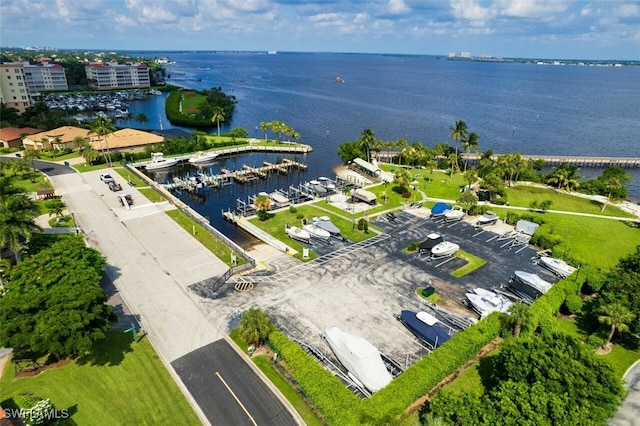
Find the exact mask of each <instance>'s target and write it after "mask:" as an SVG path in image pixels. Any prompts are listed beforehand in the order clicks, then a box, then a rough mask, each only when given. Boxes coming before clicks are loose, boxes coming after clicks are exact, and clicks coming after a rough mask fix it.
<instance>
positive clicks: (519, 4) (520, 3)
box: [494, 0, 570, 18]
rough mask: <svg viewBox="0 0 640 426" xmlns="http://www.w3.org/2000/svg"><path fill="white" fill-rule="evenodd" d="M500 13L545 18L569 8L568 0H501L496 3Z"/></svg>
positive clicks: (518, 16) (519, 16) (520, 16)
mask: <svg viewBox="0 0 640 426" xmlns="http://www.w3.org/2000/svg"><path fill="white" fill-rule="evenodd" d="M494 6H495V8H496V9H497V11H498V13H499V14H500V15H503V16H513V17H517V18H543V17H549V16H552V15H555V14H558V13H561V12H564V11H565V10H567V8H568V7H569V6H570V2H568V1H566V0H554V1H550V0H499V1H496V2H495V3H494Z"/></svg>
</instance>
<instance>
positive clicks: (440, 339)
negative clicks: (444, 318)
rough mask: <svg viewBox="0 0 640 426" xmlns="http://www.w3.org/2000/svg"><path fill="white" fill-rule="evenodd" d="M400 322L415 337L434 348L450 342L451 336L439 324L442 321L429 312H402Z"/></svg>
mask: <svg viewBox="0 0 640 426" xmlns="http://www.w3.org/2000/svg"><path fill="white" fill-rule="evenodd" d="M399 319H400V321H401V322H402V323H403V324H404V325H405V326H406V327H407V328H408V329H409V330H411V332H412V333H413V334H415V336H416V337H417V338H418V339H420V340H423V341H425V342H426V343H428V344H429V345H431V346H432V347H434V348H437V347H439V346H440V345H442V344H443V343H444V342H446V341H447V340H449V339H450V338H451V336H450V335H449V334H448V333H447V332H446V331H445V330H444V329H443V328H442V327H440V325H439V324H438V323H439V322H440V321H438V319H437V318H436V317H434V316H433V315H430V314H428V313H427V312H417V313H416V312H413V311H408V310H403V311H402V312H400V318H399Z"/></svg>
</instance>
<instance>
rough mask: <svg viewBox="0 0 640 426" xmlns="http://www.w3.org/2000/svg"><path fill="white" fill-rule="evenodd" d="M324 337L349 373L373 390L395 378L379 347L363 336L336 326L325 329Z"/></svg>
mask: <svg viewBox="0 0 640 426" xmlns="http://www.w3.org/2000/svg"><path fill="white" fill-rule="evenodd" d="M324 338H325V339H326V341H327V344H328V345H329V347H330V348H331V350H332V351H333V353H334V354H336V357H337V358H338V360H339V361H340V363H342V365H343V366H344V368H346V369H347V371H348V372H349V375H350V376H351V377H352V378H354V379H355V380H356V381H357V382H359V383H361V384H362V385H363V386H364V387H365V388H367V389H368V390H370V391H371V392H377V391H379V390H380V389H382V388H383V387H385V386H386V385H388V384H389V382H391V380H392V379H393V376H391V373H389V371H388V370H387V367H386V366H385V365H384V362H383V361H382V357H381V356H380V352H379V351H378V349H376V347H375V346H373V345H372V344H371V343H370V342H369V341H367V340H366V339H364V338H363V337H360V336H358V335H355V334H353V333H351V332H349V331H347V330H344V329H342V328H340V327H335V326H334V327H329V328H327V329H326V330H325V332H324Z"/></svg>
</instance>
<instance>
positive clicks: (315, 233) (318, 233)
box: [302, 223, 331, 241]
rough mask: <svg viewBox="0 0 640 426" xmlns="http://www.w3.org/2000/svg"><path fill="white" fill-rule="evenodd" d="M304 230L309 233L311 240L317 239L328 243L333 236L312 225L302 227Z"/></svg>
mask: <svg viewBox="0 0 640 426" xmlns="http://www.w3.org/2000/svg"><path fill="white" fill-rule="evenodd" d="M302 230H303V231H307V233H308V234H309V236H310V237H311V238H317V239H319V240H324V241H327V240H328V239H329V238H331V234H330V233H329V231H325V230H324V229H322V228H320V227H319V226H316V225H314V224H312V223H309V224H307V225H304V226H303V227H302Z"/></svg>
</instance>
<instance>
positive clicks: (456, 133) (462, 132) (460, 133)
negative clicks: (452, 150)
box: [449, 120, 467, 170]
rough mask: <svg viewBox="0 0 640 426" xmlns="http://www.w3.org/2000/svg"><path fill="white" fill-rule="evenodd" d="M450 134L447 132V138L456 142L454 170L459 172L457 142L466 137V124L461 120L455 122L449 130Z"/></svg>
mask: <svg viewBox="0 0 640 426" xmlns="http://www.w3.org/2000/svg"><path fill="white" fill-rule="evenodd" d="M449 130H451V132H449V137H450V138H452V139H453V140H454V141H456V168H457V169H458V170H459V169H460V166H459V165H458V142H460V141H461V140H464V139H465V138H466V136H467V123H465V122H464V121H462V120H458V121H456V124H455V126H452V127H450V128H449Z"/></svg>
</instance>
